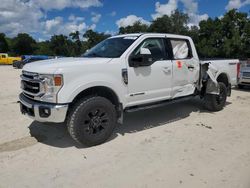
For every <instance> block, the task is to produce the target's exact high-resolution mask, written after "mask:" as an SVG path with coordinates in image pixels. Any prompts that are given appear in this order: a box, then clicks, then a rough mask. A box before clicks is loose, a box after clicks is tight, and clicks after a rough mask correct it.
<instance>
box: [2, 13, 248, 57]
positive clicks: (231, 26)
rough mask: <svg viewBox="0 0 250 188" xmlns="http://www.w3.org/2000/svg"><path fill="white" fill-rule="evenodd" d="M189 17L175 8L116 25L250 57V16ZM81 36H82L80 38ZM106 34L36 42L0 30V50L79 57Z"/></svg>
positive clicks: (216, 53)
mask: <svg viewBox="0 0 250 188" xmlns="http://www.w3.org/2000/svg"><path fill="white" fill-rule="evenodd" d="M188 23H189V17H188V15H187V14H185V13H182V12H180V11H178V10H176V11H174V12H173V13H172V14H171V15H170V16H168V15H164V16H162V17H159V18H157V19H156V20H153V21H152V23H151V24H150V25H146V24H143V23H141V22H136V23H134V24H133V25H132V26H128V27H121V28H119V33H120V34H125V33H146V32H155V33H173V34H182V35H188V36H190V37H192V38H193V40H194V42H195V45H196V47H197V51H198V53H199V55H200V56H201V57H206V58H209V57H213V58H215V57H218V58H247V57H250V19H249V15H248V14H246V13H242V12H238V11H236V10H231V11H229V12H227V13H226V14H225V15H224V16H223V17H222V18H215V19H212V18H209V19H208V20H204V21H201V22H200V24H199V27H197V26H192V27H188ZM82 37H83V38H82ZM108 37H110V35H107V34H105V33H98V32H95V31H93V30H87V31H86V32H85V33H84V34H83V35H82V34H80V33H79V31H75V32H72V33H70V34H69V36H65V35H54V36H52V37H51V39H50V40H48V41H44V42H36V41H35V40H34V39H33V38H32V37H31V36H29V35H28V34H26V33H21V34H18V35H17V37H15V38H13V39H10V38H7V37H5V35H4V34H3V33H0V52H8V53H10V54H14V55H24V54H41V55H55V56H80V55H81V54H82V53H84V52H85V51H86V50H87V49H90V48H92V47H93V46H95V45H96V44H97V43H99V42H100V41H102V40H104V39H106V38H108Z"/></svg>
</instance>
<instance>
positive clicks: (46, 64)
mask: <svg viewBox="0 0 250 188" xmlns="http://www.w3.org/2000/svg"><path fill="white" fill-rule="evenodd" d="M111 60H112V58H84V57H81V58H72V57H71V58H59V59H48V60H43V61H37V62H33V63H28V64H26V65H25V66H24V67H23V70H24V71H28V72H35V73H40V74H60V73H63V72H64V71H66V70H67V69H69V68H72V67H74V68H75V69H77V67H79V68H83V67H84V66H91V65H98V64H103V63H108V62H109V61H111Z"/></svg>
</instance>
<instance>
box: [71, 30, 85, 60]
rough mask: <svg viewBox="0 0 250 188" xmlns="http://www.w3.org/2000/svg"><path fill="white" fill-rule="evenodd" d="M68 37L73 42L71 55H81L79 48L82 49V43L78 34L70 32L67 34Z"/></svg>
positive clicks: (77, 32)
mask: <svg viewBox="0 0 250 188" xmlns="http://www.w3.org/2000/svg"><path fill="white" fill-rule="evenodd" d="M69 36H70V37H71V39H72V40H73V42H74V48H73V50H74V52H73V54H74V55H75V56H79V55H80V54H81V48H82V43H81V40H80V32H79V31H75V32H72V33H70V34H69Z"/></svg>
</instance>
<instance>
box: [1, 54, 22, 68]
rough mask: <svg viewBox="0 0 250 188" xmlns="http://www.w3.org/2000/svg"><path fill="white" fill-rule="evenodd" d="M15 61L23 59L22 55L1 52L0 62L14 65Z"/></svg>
mask: <svg viewBox="0 0 250 188" xmlns="http://www.w3.org/2000/svg"><path fill="white" fill-rule="evenodd" d="M15 61H21V57H10V56H9V55H8V54H5V53H0V64H4V65H12V63H13V62H15Z"/></svg>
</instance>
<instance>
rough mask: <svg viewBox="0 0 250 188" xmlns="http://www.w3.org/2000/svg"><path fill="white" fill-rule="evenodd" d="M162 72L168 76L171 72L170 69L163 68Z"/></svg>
mask: <svg viewBox="0 0 250 188" xmlns="http://www.w3.org/2000/svg"><path fill="white" fill-rule="evenodd" d="M163 71H164V72H165V73H167V74H169V73H170V72H171V69H170V67H163Z"/></svg>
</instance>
